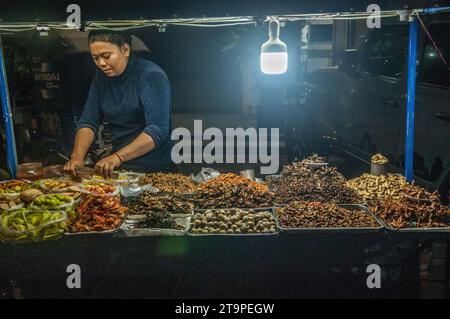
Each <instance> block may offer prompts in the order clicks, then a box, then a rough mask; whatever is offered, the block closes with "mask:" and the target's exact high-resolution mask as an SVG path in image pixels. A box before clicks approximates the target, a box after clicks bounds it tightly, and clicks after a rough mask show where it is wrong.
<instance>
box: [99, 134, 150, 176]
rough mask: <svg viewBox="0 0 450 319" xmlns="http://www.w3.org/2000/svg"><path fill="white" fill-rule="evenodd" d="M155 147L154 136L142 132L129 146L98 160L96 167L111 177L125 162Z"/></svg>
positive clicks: (101, 172)
mask: <svg viewBox="0 0 450 319" xmlns="http://www.w3.org/2000/svg"><path fill="white" fill-rule="evenodd" d="M154 148H155V142H154V141H153V138H152V137H151V136H150V135H148V134H145V133H141V134H139V135H138V137H136V138H135V139H134V140H133V142H131V143H130V144H128V145H127V146H125V147H123V148H122V149H120V150H119V151H117V152H116V153H114V154H112V155H110V156H107V157H105V158H102V159H101V160H100V161H98V162H97V164H95V169H96V170H97V172H99V173H100V174H102V175H104V176H107V177H110V176H111V175H112V173H113V171H114V169H115V168H116V167H118V166H120V164H122V163H123V162H126V161H129V160H132V159H135V158H136V157H139V156H142V155H144V154H146V153H148V152H150V151H151V150H152V149H154Z"/></svg>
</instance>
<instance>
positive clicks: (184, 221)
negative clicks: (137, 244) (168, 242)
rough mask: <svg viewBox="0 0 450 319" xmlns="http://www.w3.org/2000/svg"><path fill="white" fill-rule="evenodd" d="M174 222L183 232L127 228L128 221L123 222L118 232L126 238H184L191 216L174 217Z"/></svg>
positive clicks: (165, 229)
mask: <svg viewBox="0 0 450 319" xmlns="http://www.w3.org/2000/svg"><path fill="white" fill-rule="evenodd" d="M173 217H174V219H175V222H176V223H177V224H178V225H181V226H183V227H184V230H178V229H168V228H137V229H136V228H129V225H130V223H129V220H125V222H124V223H122V225H121V226H120V231H121V232H122V233H123V234H124V235H125V236H126V237H144V236H184V235H186V233H187V232H188V230H189V227H190V224H191V215H187V216H186V215H185V216H184V217H175V216H173Z"/></svg>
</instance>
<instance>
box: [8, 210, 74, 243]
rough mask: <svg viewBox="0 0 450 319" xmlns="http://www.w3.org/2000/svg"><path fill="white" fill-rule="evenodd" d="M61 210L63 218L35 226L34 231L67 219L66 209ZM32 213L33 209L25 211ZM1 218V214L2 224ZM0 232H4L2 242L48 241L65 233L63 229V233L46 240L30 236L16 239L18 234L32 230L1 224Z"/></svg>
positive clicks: (24, 233)
mask: <svg viewBox="0 0 450 319" xmlns="http://www.w3.org/2000/svg"><path fill="white" fill-rule="evenodd" d="M60 212H61V214H62V217H61V218H59V219H56V220H52V221H49V222H47V223H45V224H43V225H40V226H38V227H36V228H34V229H33V231H41V230H43V229H45V228H47V227H49V226H52V225H54V224H57V223H62V222H65V221H67V213H66V212H65V211H64V210H60ZM17 213H18V212H17ZM17 213H12V214H13V215H15V214H17ZM30 213H34V212H33V211H31V210H26V211H25V212H24V214H30ZM1 220H2V217H1V216H0V225H1ZM0 233H2V236H1V239H2V242H7V243H28V242H39V241H47V240H54V239H58V238H60V237H61V236H62V235H63V231H61V233H60V234H59V235H58V236H57V237H54V238H51V239H45V240H44V239H37V240H34V239H32V238H28V237H27V238H24V239H14V237H18V236H21V235H26V234H28V233H30V230H23V231H17V230H11V229H7V228H3V227H1V226H0Z"/></svg>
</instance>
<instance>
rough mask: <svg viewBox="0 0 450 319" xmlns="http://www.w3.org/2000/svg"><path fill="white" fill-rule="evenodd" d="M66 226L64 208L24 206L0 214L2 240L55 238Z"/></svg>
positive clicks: (30, 240) (22, 240) (17, 240)
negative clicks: (38, 208)
mask: <svg viewBox="0 0 450 319" xmlns="http://www.w3.org/2000/svg"><path fill="white" fill-rule="evenodd" d="M66 227H67V213H66V212H65V211H64V210H53V211H50V210H42V211H40V212H37V211H32V210H28V209H26V208H22V209H18V210H14V211H4V212H3V213H2V214H1V216H0V233H1V239H2V241H3V242H33V241H42V240H50V239H57V238H59V237H60V236H61V235H62V234H63V233H64V229H65V228H66Z"/></svg>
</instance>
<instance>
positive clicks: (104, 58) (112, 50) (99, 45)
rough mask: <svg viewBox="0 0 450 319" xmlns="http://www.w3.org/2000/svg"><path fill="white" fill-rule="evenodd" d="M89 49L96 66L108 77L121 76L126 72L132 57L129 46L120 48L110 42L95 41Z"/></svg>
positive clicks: (125, 45)
mask: <svg viewBox="0 0 450 319" xmlns="http://www.w3.org/2000/svg"><path fill="white" fill-rule="evenodd" d="M89 47H90V50H91V55H92V59H93V60H94V63H95V65H96V66H97V67H98V68H99V69H100V70H102V71H103V73H105V74H106V75H107V76H109V77H114V76H119V75H121V74H122V73H123V71H125V68H126V67H127V63H128V58H129V57H130V46H129V45H128V44H124V45H122V46H121V47H119V46H117V45H115V44H112V43H109V42H103V41H95V42H92V43H90V44H89Z"/></svg>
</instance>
